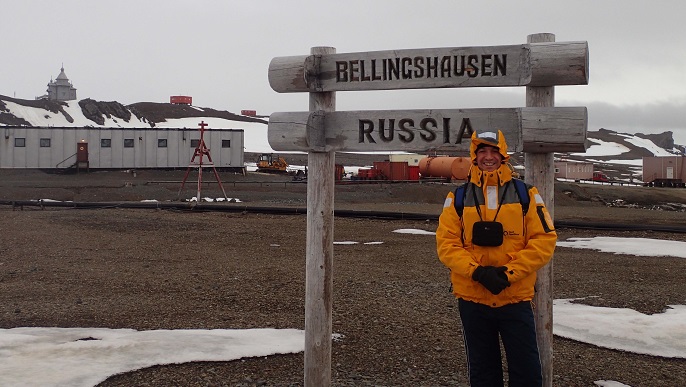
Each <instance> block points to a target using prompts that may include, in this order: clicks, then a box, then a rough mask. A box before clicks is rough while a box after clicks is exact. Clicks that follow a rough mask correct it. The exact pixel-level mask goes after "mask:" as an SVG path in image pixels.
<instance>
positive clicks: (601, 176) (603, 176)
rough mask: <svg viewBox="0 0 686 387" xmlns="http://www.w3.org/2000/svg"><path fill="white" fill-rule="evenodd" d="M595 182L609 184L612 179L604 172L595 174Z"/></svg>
mask: <svg viewBox="0 0 686 387" xmlns="http://www.w3.org/2000/svg"><path fill="white" fill-rule="evenodd" d="M591 180H593V181H602V182H609V181H610V178H609V177H607V175H606V174H604V173H602V172H593V178H591Z"/></svg>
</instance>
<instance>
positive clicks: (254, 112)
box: [241, 110, 257, 117]
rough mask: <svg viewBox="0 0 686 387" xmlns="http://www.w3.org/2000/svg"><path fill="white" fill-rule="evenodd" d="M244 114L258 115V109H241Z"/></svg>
mask: <svg viewBox="0 0 686 387" xmlns="http://www.w3.org/2000/svg"><path fill="white" fill-rule="evenodd" d="M241 115H242V116H249V117H255V116H256V115H257V111H256V110H241Z"/></svg>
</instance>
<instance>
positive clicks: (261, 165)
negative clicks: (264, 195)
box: [257, 153, 288, 174]
mask: <svg viewBox="0 0 686 387" xmlns="http://www.w3.org/2000/svg"><path fill="white" fill-rule="evenodd" d="M257 172H267V173H283V174H287V173H288V163H287V162H286V159H284V158H283V157H277V156H274V155H273V154H271V153H263V154H261V155H260V158H259V159H258V160H257Z"/></svg>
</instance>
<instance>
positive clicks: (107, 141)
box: [100, 138, 112, 148]
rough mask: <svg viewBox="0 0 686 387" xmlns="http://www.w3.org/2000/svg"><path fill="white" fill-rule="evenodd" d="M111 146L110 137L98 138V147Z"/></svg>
mask: <svg viewBox="0 0 686 387" xmlns="http://www.w3.org/2000/svg"><path fill="white" fill-rule="evenodd" d="M111 147H112V139H111V138H101V139H100V148H111Z"/></svg>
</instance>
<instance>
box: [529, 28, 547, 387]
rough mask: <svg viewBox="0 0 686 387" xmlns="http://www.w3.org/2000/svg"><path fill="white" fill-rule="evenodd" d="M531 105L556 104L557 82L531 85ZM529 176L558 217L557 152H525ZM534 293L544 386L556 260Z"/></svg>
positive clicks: (537, 38) (542, 272) (535, 38)
mask: <svg viewBox="0 0 686 387" xmlns="http://www.w3.org/2000/svg"><path fill="white" fill-rule="evenodd" d="M554 41H555V35H554V34H548V33H542V34H533V35H529V36H528V37H527V43H540V42H554ZM526 106H527V107H552V106H555V87H554V86H542V87H535V86H527V87H526ZM524 167H525V179H526V181H527V183H529V184H533V185H535V186H536V188H538V191H539V193H540V194H541V197H542V198H543V201H544V203H545V205H546V207H547V208H548V212H550V216H551V218H553V219H555V167H554V160H553V153H529V152H526V153H524ZM536 289H537V291H536V295H535V296H534V304H535V305H536V309H535V310H534V318H535V321H536V338H537V339H538V349H539V351H540V357H541V367H542V371H543V386H546V387H552V385H553V261H552V260H551V261H550V263H548V264H547V265H545V266H544V267H542V268H541V269H539V270H538V273H537V279H536Z"/></svg>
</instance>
